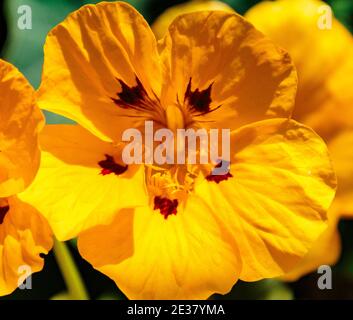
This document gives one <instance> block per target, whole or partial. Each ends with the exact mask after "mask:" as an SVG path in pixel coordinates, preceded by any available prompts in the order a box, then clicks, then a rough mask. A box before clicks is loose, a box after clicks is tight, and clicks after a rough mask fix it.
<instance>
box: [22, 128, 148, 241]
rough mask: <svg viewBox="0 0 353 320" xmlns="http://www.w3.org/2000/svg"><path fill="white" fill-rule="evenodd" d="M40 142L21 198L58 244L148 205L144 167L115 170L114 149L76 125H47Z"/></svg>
mask: <svg viewBox="0 0 353 320" xmlns="http://www.w3.org/2000/svg"><path fill="white" fill-rule="evenodd" d="M40 141H41V146H42V150H43V151H42V161H41V166H40V169H39V171H38V175H37V176H36V178H35V180H34V182H33V184H32V185H31V186H30V187H29V188H28V189H27V190H26V191H25V192H23V193H21V194H20V195H19V196H20V197H21V199H23V200H25V201H27V202H28V203H31V204H32V205H33V206H35V207H36V208H37V209H38V210H39V211H40V212H41V213H42V214H43V215H44V216H45V217H46V218H47V219H48V221H49V223H50V225H51V227H52V229H53V231H54V234H55V235H56V237H57V238H58V239H59V240H62V241H63V240H67V239H70V238H73V237H75V236H77V234H78V233H79V232H81V231H82V230H85V229H87V228H90V227H92V226H95V225H98V224H107V223H109V222H110V221H111V219H112V218H113V217H114V215H115V214H116V212H117V211H118V210H119V209H121V208H129V207H135V206H138V205H143V204H145V203H146V201H147V199H146V198H147V196H146V191H145V185H144V184H145V180H144V170H143V167H142V166H141V167H138V166H129V167H126V166H124V165H119V163H118V161H119V160H118V157H117V156H118V154H117V148H116V147H114V145H113V144H111V143H108V142H103V141H101V140H99V139H98V138H96V137H95V136H94V135H92V134H91V133H89V132H88V131H87V130H85V129H83V128H82V127H80V126H78V125H47V126H46V127H45V128H44V130H43V132H42V134H41V136H40Z"/></svg>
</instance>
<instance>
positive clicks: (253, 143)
mask: <svg viewBox="0 0 353 320" xmlns="http://www.w3.org/2000/svg"><path fill="white" fill-rule="evenodd" d="M232 146H233V147H234V148H235V154H234V156H233V158H232V160H231V163H232V164H231V174H232V176H233V177H231V178H229V179H227V180H225V181H221V182H220V183H219V184H217V183H215V182H208V181H206V182H204V183H202V184H200V185H198V186H197V187H196V192H197V193H198V194H199V195H200V196H201V195H203V196H204V199H205V201H206V202H207V203H208V204H209V206H210V207H212V208H217V210H218V211H217V212H218V218H219V220H220V221H222V222H223V223H224V226H225V228H226V230H228V232H229V233H230V234H231V235H232V236H233V237H234V239H235V241H236V242H237V245H238V248H239V251H240V256H241V258H242V263H243V269H242V272H241V275H240V279H242V280H245V281H255V280H259V279H262V278H269V277H275V276H279V275H281V274H283V273H285V272H287V271H289V270H290V269H291V268H293V267H294V266H295V265H296V264H297V263H298V261H299V260H300V259H301V258H302V257H303V256H304V255H305V254H306V253H307V252H308V250H309V248H310V247H311V246H312V245H313V243H314V241H315V240H316V239H317V238H318V237H319V235H320V234H321V233H322V232H323V231H324V229H325V228H326V223H325V221H326V212H327V210H328V208H329V206H330V204H331V202H332V199H333V197H334V193H335V185H336V180H335V175H334V172H333V169H332V166H331V163H330V160H329V157H328V153H327V148H326V146H325V144H324V142H323V141H322V140H321V139H320V138H319V137H318V136H317V135H316V134H315V133H314V132H313V131H312V130H311V129H308V128H307V127H305V126H303V125H301V124H299V123H297V122H295V121H293V120H284V119H273V120H265V121H261V122H257V123H254V124H251V125H249V126H246V127H243V128H241V129H239V130H238V131H236V132H234V133H233V141H232Z"/></svg>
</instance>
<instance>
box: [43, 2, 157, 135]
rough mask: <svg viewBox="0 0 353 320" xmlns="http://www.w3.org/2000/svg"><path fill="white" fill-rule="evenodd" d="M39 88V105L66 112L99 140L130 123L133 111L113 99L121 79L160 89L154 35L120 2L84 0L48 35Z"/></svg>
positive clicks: (141, 18)
mask: <svg viewBox="0 0 353 320" xmlns="http://www.w3.org/2000/svg"><path fill="white" fill-rule="evenodd" d="M44 57H45V58H44V67H43V77H42V84H41V86H40V89H39V102H38V103H39V105H40V107H41V108H43V109H46V110H49V111H52V112H55V113H58V114H61V115H64V116H66V117H68V118H71V119H73V120H75V121H76V122H78V123H79V124H81V125H82V126H84V127H85V128H86V129H88V130H90V131H91V132H92V133H94V134H96V135H97V136H99V137H101V138H102V139H104V140H107V141H111V140H113V141H114V140H116V138H117V137H118V138H120V135H119V133H120V131H119V130H120V129H121V130H122V129H123V128H127V127H128V128H132V127H136V122H137V121H138V120H139V119H137V118H136V117H135V118H131V117H126V113H127V111H126V109H125V108H123V107H121V106H120V105H117V104H116V103H114V101H113V99H115V98H117V94H118V93H121V92H122V89H123V88H122V85H121V83H119V82H120V81H123V82H124V83H125V84H126V85H127V86H129V87H130V88H133V87H135V86H136V85H137V81H136V77H137V78H138V79H139V81H140V82H141V85H142V86H143V87H144V89H145V90H146V91H147V92H148V93H149V95H150V96H153V92H154V93H155V94H157V95H159V93H160V83H161V80H160V77H161V72H160V62H159V57H158V52H157V45H156V40H155V37H154V35H153V33H152V31H151V30H150V28H149V26H148V24H147V22H146V21H145V20H144V18H143V17H142V16H141V15H140V14H139V13H138V12H137V11H136V10H135V9H134V8H132V7H131V6H130V5H128V4H126V3H123V2H113V3H108V2H102V3H99V4H97V5H87V6H84V7H82V8H81V9H79V10H78V11H76V12H74V13H72V14H71V15H69V17H68V18H67V19H66V20H65V21H64V22H62V23H60V24H59V25H58V26H56V27H55V28H54V29H53V30H52V31H51V32H50V33H49V35H48V37H47V39H46V43H45V46H44Z"/></svg>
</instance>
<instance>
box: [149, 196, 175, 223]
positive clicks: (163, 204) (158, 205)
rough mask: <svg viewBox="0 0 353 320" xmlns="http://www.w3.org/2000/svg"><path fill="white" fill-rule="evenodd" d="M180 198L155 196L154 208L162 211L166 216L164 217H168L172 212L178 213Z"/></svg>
mask: <svg viewBox="0 0 353 320" xmlns="http://www.w3.org/2000/svg"><path fill="white" fill-rule="evenodd" d="M177 207H178V200H177V199H173V200H170V199H168V198H163V197H160V196H157V197H154V208H153V209H154V210H158V209H159V211H160V213H161V214H162V215H163V216H164V219H167V218H168V217H169V216H170V215H171V214H174V215H176V214H177Z"/></svg>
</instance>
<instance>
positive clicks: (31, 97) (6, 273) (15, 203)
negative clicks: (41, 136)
mask: <svg viewBox="0 0 353 320" xmlns="http://www.w3.org/2000/svg"><path fill="white" fill-rule="evenodd" d="M43 123H44V119H43V116H42V114H41V112H40V110H39V108H38V106H37V105H36V102H35V91H34V90H33V88H32V87H31V86H30V84H29V83H28V82H27V80H26V79H25V78H24V77H23V75H22V74H21V73H20V72H19V71H18V70H17V69H16V68H15V67H13V66H12V65H10V64H9V63H7V62H5V61H3V60H0V296H3V295H7V294H9V293H11V292H12V291H14V290H15V289H16V288H17V286H18V285H19V284H20V283H19V282H20V280H21V278H23V275H24V274H27V275H29V273H30V272H37V271H40V270H41V269H42V268H43V258H42V257H41V254H46V253H47V252H48V251H49V250H50V249H51V247H52V237H51V231H50V229H49V225H48V224H47V222H46V221H45V220H44V218H42V217H41V216H40V214H39V213H38V211H37V210H36V209H35V208H33V207H32V206H31V205H30V204H28V203H26V202H23V201H21V200H20V199H19V198H18V195H20V194H21V192H22V191H23V190H25V189H26V188H27V187H28V185H29V184H30V183H31V182H32V180H33V179H34V176H35V174H36V172H37V170H38V167H39V159H40V150H39V146H38V132H39V130H40V129H41V128H42V127H43ZM22 280H24V279H22Z"/></svg>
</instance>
